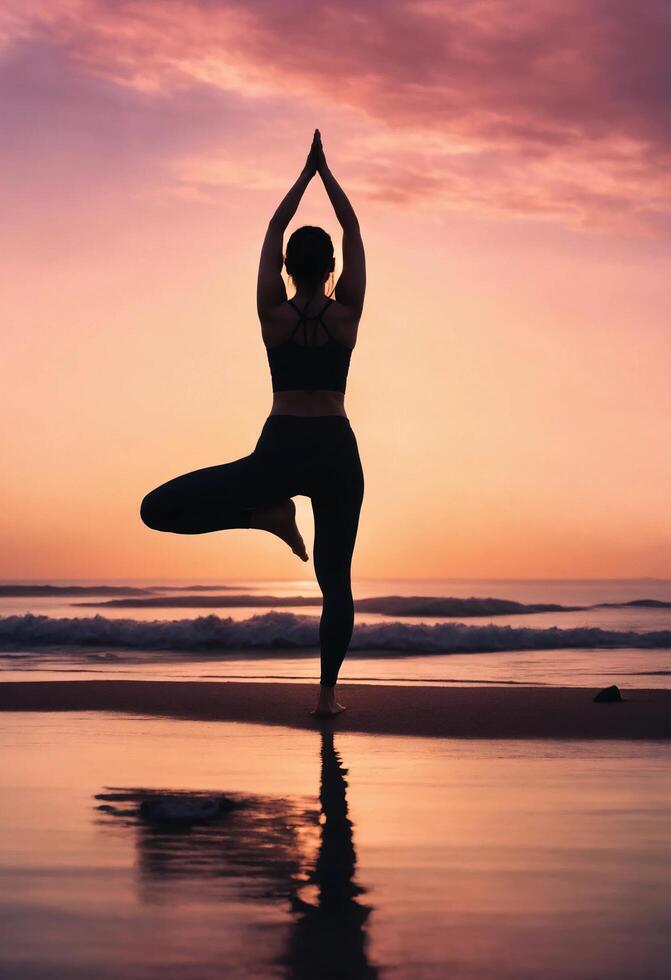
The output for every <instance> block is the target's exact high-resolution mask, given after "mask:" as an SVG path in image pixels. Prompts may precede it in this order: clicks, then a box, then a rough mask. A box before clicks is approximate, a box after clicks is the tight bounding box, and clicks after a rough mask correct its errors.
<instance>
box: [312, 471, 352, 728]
mask: <svg viewBox="0 0 671 980" xmlns="http://www.w3.org/2000/svg"><path fill="white" fill-rule="evenodd" d="M362 499H363V474H362V473H361V466H360V463H359V462H358V457H356V459H355V460H354V461H353V465H352V466H350V467H349V469H348V471H347V472H345V473H342V474H340V478H339V479H338V480H337V481H334V482H333V483H332V484H331V485H330V486H329V487H327V488H324V489H323V490H322V491H321V492H318V493H316V494H315V495H314V496H313V498H312V509H313V513H314V519H315V543H314V562H315V573H316V576H317V581H318V582H319V587H320V588H321V590H322V594H323V597H324V601H323V606H322V616H321V621H320V625H319V643H320V647H321V677H320V684H321V685H322V687H321V693H320V703H319V705H318V708H317V712H318V713H325V714H331V713H337V712H336V707H337V705H336V702H335V691H334V688H335V685H336V681H337V679H338V672H339V670H340V667H341V664H342V662H343V660H344V657H345V654H346V653H347V647H348V646H349V641H350V640H351V638H352V630H353V628H354V600H353V598H352V582H351V566H352V554H353V551H354V543H355V541H356V533H357V529H358V524H359V513H360V510H361V503H362Z"/></svg>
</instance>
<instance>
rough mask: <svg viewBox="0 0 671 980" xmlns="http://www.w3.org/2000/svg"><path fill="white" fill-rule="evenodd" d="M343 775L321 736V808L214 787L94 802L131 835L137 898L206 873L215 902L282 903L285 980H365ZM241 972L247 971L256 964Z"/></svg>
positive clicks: (161, 897)
mask: <svg viewBox="0 0 671 980" xmlns="http://www.w3.org/2000/svg"><path fill="white" fill-rule="evenodd" d="M346 773H347V770H345V769H344V768H343V766H342V762H341V759H340V756H339V755H338V753H337V752H336V749H335V746H334V739H333V733H332V732H323V733H322V743H321V785H320V794H319V800H320V809H319V810H317V808H316V807H315V806H314V803H313V802H312V801H311V800H309V799H301V798H297V797H293V798H287V799H283V798H279V797H270V796H252V795H249V794H246V795H243V794H236V793H226V794H225V795H222V794H221V793H220V792H218V793H204V792H197V793H187V792H174V791H159V790H143V789H118V788H114V789H112V788H110V789H108V790H107V791H106V792H104V793H101V794H99V795H98V796H97V797H96V799H97V800H99V801H100V803H99V806H98V809H99V811H100V813H101V816H102V817H103V822H104V823H108V819H109V818H115V824H116V825H117V826H118V824H119V822H120V823H121V825H122V826H126V827H129V828H133V829H134V831H135V835H136V836H135V841H136V847H137V851H138V883H139V887H140V891H141V898H142V899H143V901H146V902H150V903H157V904H165V903H167V902H169V901H170V900H171V899H173V898H175V897H176V892H175V891H174V890H173V889H172V888H169V887H167V886H169V885H170V884H174V883H176V882H177V881H179V882H180V883H183V884H186V882H187V881H188V880H193V879H198V880H201V881H202V879H203V878H206V879H208V891H209V893H210V895H212V894H213V891H214V895H216V896H217V897H219V898H220V899H224V898H228V899H230V898H234V899H235V900H237V901H252V902H254V901H256V902H264V901H268V900H271V901H278V900H279V901H281V900H283V899H284V900H287V902H288V907H289V911H290V914H291V916H292V919H293V922H292V925H291V928H290V931H289V937H288V942H287V946H286V952H285V953H284V954H282V955H281V956H280V957H279V958H278V959H277V965H278V968H279V970H280V971H281V974H282V975H284V977H286V978H287V980H315V978H319V980H349V978H352V980H368V978H376V977H378V976H379V971H378V969H377V968H376V967H374V966H372V965H371V964H370V963H369V962H368V956H367V951H366V947H367V934H366V929H365V925H366V921H367V919H368V917H369V915H370V913H371V908H370V907H369V906H367V905H364V904H362V903H361V902H359V901H358V900H357V897H358V896H359V895H361V894H362V893H363V892H364V891H365V889H364V888H362V887H361V886H360V885H359V884H357V882H356V880H355V873H356V852H355V849H354V843H353V832H352V821H351V820H350V819H349V816H348V807H347V795H346V791H347V783H346V780H345V775H346ZM217 886H220V887H217ZM232 890H233V894H232ZM253 958H254V950H253V949H252V950H250V960H253ZM240 968H241V975H247V970H249V969H253V962H250V963H249V964H240Z"/></svg>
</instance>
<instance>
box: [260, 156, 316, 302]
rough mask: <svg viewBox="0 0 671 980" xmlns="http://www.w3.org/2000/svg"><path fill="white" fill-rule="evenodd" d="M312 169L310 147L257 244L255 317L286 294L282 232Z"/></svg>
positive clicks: (299, 199)
mask: <svg viewBox="0 0 671 980" xmlns="http://www.w3.org/2000/svg"><path fill="white" fill-rule="evenodd" d="M316 172H317V164H316V160H315V154H314V152H313V150H312V148H311V149H310V153H309V154H308V158H307V160H306V162H305V166H304V167H303V169H302V171H301V173H300V176H299V177H298V180H297V181H296V182H295V183H294V185H293V186H292V187H291V188H290V190H289V191H288V192H287V193H286V195H285V196H284V198H283V199H282V201H281V202H280V204H279V205H278V207H277V210H276V211H275V214H274V215H273V216H272V218H271V219H270V223H269V225H268V230H267V231H266V235H265V238H264V239H263V245H262V246H261V258H260V260H259V274H258V278H257V281H256V309H257V312H258V314H259V317H263V316H265V315H266V313H267V312H268V310H270V309H272V308H273V307H274V306H279V305H280V304H281V303H283V302H284V301H285V300H286V298H287V290H286V286H285V285H284V279H283V278H282V244H283V240H284V232H285V229H286V227H287V225H288V224H289V222H290V221H291V219H292V218H293V216H294V215H295V213H296V210H297V209H298V205H299V204H300V202H301V198H302V197H303V194H304V193H305V188H306V187H307V186H308V184H309V183H310V181H311V180H312V178H313V177H314V175H315V173H316Z"/></svg>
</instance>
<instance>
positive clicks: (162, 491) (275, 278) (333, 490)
mask: <svg viewBox="0 0 671 980" xmlns="http://www.w3.org/2000/svg"><path fill="white" fill-rule="evenodd" d="M316 173H318V174H319V175H320V177H321V179H322V181H323V183H324V187H325V188H326V193H327V194H328V196H329V199H330V201H331V203H332V205H333V208H334V210H335V213H336V217H337V218H338V221H339V222H340V224H341V225H342V230H343V243H342V245H343V271H342V273H341V275H340V277H339V279H338V283H337V286H336V287H335V293H336V299H335V300H334V299H332V298H331V297H330V296H329V297H327V295H326V293H325V289H324V286H325V283H326V282H327V280H328V279H329V276H330V275H331V273H332V272H333V270H334V267H335V259H334V255H333V243H332V242H331V239H330V237H329V235H328V234H327V233H326V232H325V231H323V230H322V229H321V228H315V227H312V226H310V225H306V226H304V227H302V228H299V229H297V231H295V232H294V233H293V234H292V235H291V237H290V239H289V242H288V243H287V251H286V257H285V265H286V269H287V273H288V274H289V276H290V277H291V279H292V280H293V283H294V286H295V287H296V293H295V295H294V296H293V298H292V299H291V300H288V299H287V294H286V289H285V286H284V280H283V279H282V276H281V271H282V240H283V234H284V230H285V228H286V227H287V225H288V224H289V222H290V221H291V219H292V218H293V216H294V214H295V213H296V209H297V208H298V205H299V203H300V200H301V197H302V196H303V194H304V192H305V189H306V187H307V186H308V184H309V183H310V181H311V180H312V178H313V177H314V175H315V174H316ZM365 290H366V263H365V255H364V247H363V242H362V240H361V234H360V231H359V222H358V219H357V217H356V215H355V213H354V210H353V208H352V205H351V204H350V202H349V200H348V199H347V196H346V195H345V193H344V191H343V190H342V188H341V187H340V185H339V184H338V182H337V180H336V179H335V177H334V176H333V174H332V173H331V171H330V170H329V168H328V166H327V164H326V158H325V156H324V150H323V147H322V144H321V137H320V134H319V130H315V134H314V138H313V141H312V146H311V148H310V152H309V154H308V158H307V161H306V164H305V167H304V168H303V170H302V172H301V174H300V176H299V178H298V180H297V181H296V183H295V184H294V185H293V187H292V188H291V190H290V191H289V192H288V194H287V195H286V197H285V198H284V200H283V201H282V202H281V204H280V205H279V207H278V208H277V210H276V212H275V214H274V215H273V217H272V218H271V220H270V224H269V225H268V230H267V232H266V236H265V239H264V241H263V247H262V249H261V260H260V264H259V274H258V283H257V293H256V299H257V311H258V314H259V319H260V321H261V332H262V336H263V341H264V344H265V346H266V351H267V355H268V363H269V366H270V372H271V377H272V383H273V404H272V409H271V412H270V415H269V416H268V418H267V419H266V421H265V424H264V426H263V429H262V431H261V435H260V437H259V440H258V442H257V444H256V447H255V449H254V451H253V452H252V453H251V455H249V456H245V457H244V458H243V459H238V460H235V461H234V462H231V463H224V464H222V465H220V466H208V467H206V468H205V469H201V470H195V471H194V472H193V473H187V474H185V475H184V476H179V477H177V478H176V479H174V480H170V481H169V482H168V483H165V484H163V486H160V487H158V488H157V489H156V490H153V491H152V492H151V493H149V494H148V495H147V496H146V497H145V498H144V500H143V502H142V508H141V516H142V520H143V521H144V522H145V524H147V525H148V526H149V527H151V528H155V529H156V530H158V531H172V532H174V533H176V534H203V533H205V532H207V531H220V530H223V529H225V528H234V527H249V528H259V529H261V530H263V531H269V532H270V533H271V534H275V535H277V537H279V538H281V539H282V540H283V541H285V542H286V543H287V544H288V545H289V547H290V548H291V550H292V551H293V552H294V553H295V554H296V555H298V556H299V557H300V558H301V559H302V560H303V561H307V560H308V556H307V552H306V550H305V544H304V542H303V538H302V537H301V534H300V532H299V530H298V527H297V526H296V519H295V515H296V506H295V504H294V502H293V500H292V499H291V498H292V497H295V496H296V495H303V496H307V497H310V499H311V501H312V510H313V514H314V522H315V540H314V563H315V573H316V576H317V581H318V582H319V586H320V589H321V591H322V595H323V606H322V616H321V621H320V625H319V642H320V647H321V677H320V692H319V699H318V702H317V706H316V708H315V709H314V710H313V711H312V714H314V715H317V716H319V717H332V716H333V715H336V714H339V713H340V712H341V711H344V710H345V706H344V705H342V704H339V703H338V700H337V698H336V682H337V679H338V672H339V670H340V666H341V664H342V662H343V659H344V657H345V653H346V652H347V647H348V644H349V641H350V639H351V636H352V629H353V625H354V603H353V600H352V587H351V577H350V568H351V562H352V553H353V550H354V542H355V539H356V533H357V527H358V523H359V511H360V509H361V502H362V499H363V487H364V484H363V472H362V469H361V462H360V459H359V452H358V448H357V442H356V438H355V436H354V432H353V431H352V428H351V427H350V423H349V419H348V418H347V415H346V413H345V383H346V380H347V370H348V367H349V361H350V356H351V353H352V349H353V347H354V345H355V343H356V336H357V329H358V325H359V320H360V318H361V312H362V309H363V302H364V294H365ZM297 314H298V316H297Z"/></svg>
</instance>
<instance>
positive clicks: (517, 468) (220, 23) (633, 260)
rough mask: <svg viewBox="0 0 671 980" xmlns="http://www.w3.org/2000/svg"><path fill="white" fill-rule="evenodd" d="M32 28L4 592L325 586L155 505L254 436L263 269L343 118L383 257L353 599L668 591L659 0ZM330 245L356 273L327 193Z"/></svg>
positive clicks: (308, 529)
mask: <svg viewBox="0 0 671 980" xmlns="http://www.w3.org/2000/svg"><path fill="white" fill-rule="evenodd" d="M3 11H4V12H2V13H0V117H1V118H0V126H1V129H0V132H1V134H2V142H1V147H2V148H1V150H0V208H1V213H2V218H3V220H2V224H3V235H2V244H1V245H0V248H1V250H2V255H1V261H0V269H1V272H0V276H1V277H2V289H1V291H0V293H1V299H0V304H1V311H2V323H3V382H2V403H3V422H4V424H3V427H2V435H1V440H2V444H1V451H2V461H3V506H2V509H1V510H0V534H1V538H2V542H3V544H2V549H1V550H0V577H1V578H4V579H10V580H12V579H19V578H36V579H43V580H48V579H55V578H70V577H72V578H98V579H105V578H107V579H109V578H113V577H116V578H133V577H135V578H141V577H144V578H154V577H156V578H159V577H193V578H197V577H198V578H205V577H210V578H214V577H219V576H221V577H228V578H235V577H240V578H243V577H244V578H250V577H258V578H270V577H282V578H289V577H293V576H297V577H304V576H305V575H306V574H307V575H308V576H309V575H311V574H312V566H311V564H310V565H309V566H305V565H303V564H302V563H300V562H299V560H298V559H297V558H296V557H295V556H293V555H292V554H291V553H290V551H289V549H288V548H286V546H285V545H283V544H282V543H281V542H280V541H278V540H277V539H275V538H271V537H270V536H268V535H265V534H263V533H262V532H258V531H244V530H235V531H226V532H222V533H219V534H210V535H200V536H181V535H169V534H160V533H158V532H155V531H150V530H149V529H148V528H146V527H145V526H144V525H143V524H142V523H141V522H140V518H139V513H138V509H139V504H140V501H141V499H142V497H143V495H144V494H145V493H146V492H147V491H148V490H150V489H152V488H153V487H155V486H157V485H158V484H160V483H163V482H164V481H165V480H167V479H169V478H171V477H173V476H176V475H177V474H179V473H183V472H186V471H188V470H192V469H195V468H198V467H201V466H209V465H213V464H215V463H221V462H226V461H228V460H232V459H235V458H237V457H240V456H244V455H246V454H247V453H249V452H251V450H252V449H253V447H254V444H255V442H256V439H257V437H258V434H259V432H260V429H261V426H262V425H263V422H264V419H265V418H266V416H267V414H268V412H269V410H270V403H271V387H270V377H269V374H268V368H267V363H266V359H265V352H264V349H263V345H262V342H261V336H260V328H259V324H258V319H257V316H256V307H255V286H256V273H257V265H258V256H259V251H260V246H261V241H262V239H263V235H264V233H265V229H266V225H267V222H268V219H269V218H270V216H271V214H272V212H273V211H274V209H275V207H276V206H277V204H278V203H279V201H280V199H281V198H282V196H283V195H284V193H285V192H286V190H287V189H288V188H289V186H290V185H291V184H292V183H293V181H294V180H295V179H296V177H297V176H298V173H299V172H300V170H301V168H302V166H303V164H304V161H305V157H306V155H307V152H308V149H309V146H310V141H311V138H312V132H313V130H314V128H315V127H319V129H320V130H321V133H322V139H323V143H324V148H325V151H326V156H327V160H328V162H329V165H330V167H331V169H332V170H333V172H334V173H335V175H336V177H337V178H338V180H339V181H340V182H341V183H342V185H343V187H344V188H345V190H346V191H347V193H348V194H349V195H350V198H351V200H352V203H353V204H354V207H355V208H356V210H357V213H358V215H359V219H360V223H361V228H362V234H363V238H364V242H365V245H366V254H367V267H368V291H367V296H366V303H365V308H364V314H363V318H362V321H361V326H360V330H359V343H358V345H357V348H356V351H355V353H354V356H353V359H352V366H351V370H350V380H349V387H348V394H347V410H348V414H349V416H350V419H351V421H352V425H353V427H354V430H355V432H356V434H357V439H358V442H359V449H360V452H361V457H362V461H363V465H364V471H365V476H366V492H365V500H364V506H363V510H362V514H361V524H360V532H359V539H358V545H357V551H356V553H355V558H354V566H353V572H354V576H355V578H356V577H359V578H361V577H373V576H389V577H394V576H411V577H426V578H431V577H451V576H452V577H454V576H463V577H471V576H472V577H592V576H593V577H636V576H667V577H668V576H670V575H671V561H670V558H671V514H670V508H669V504H668V500H669V499H671V497H670V496H669V494H670V491H671V453H670V452H669V447H670V446H671V384H670V383H669V382H670V380H671V378H670V371H669V365H670V363H671V360H670V355H671V332H670V330H669V322H670V321H669V316H670V314H671V308H670V307H671V303H670V300H669V286H668V283H669V281H671V280H670V278H669V261H668V254H669V252H668V245H669V230H670V225H671V223H670V221H669V210H670V208H669V200H670V198H669V194H670V190H671V188H670V180H669V174H671V159H670V156H671V153H670V149H671V134H670V132H669V118H670V115H671V114H670V113H669V111H668V110H669V104H668V103H669V78H668V60H669V59H668V22H667V14H666V5H665V4H664V3H663V2H662V0H659V2H658V0H643V2H640V0H564V2H562V3H561V4H558V3H556V0H517V2H512V0H509V2H502V0H472V2H463V0H459V2H457V0H453V2H451V0H426V2H422V0H420V2H414V3H410V2H400V0H385V2H380V0H371V2H367V3H362V2H361V0H341V2H339V3H337V4H331V3H325V2H320V0H311V2H307V0H288V2H285V3H279V2H277V0H262V2H257V0H251V2H246V3H243V2H242V0H240V2H229V0H200V2H197V0H175V2H170V0H151V2H150V0H147V2H124V0H9V2H8V3H7V2H6V3H5V4H4V5H3ZM302 224H320V225H322V226H323V227H325V228H326V229H327V230H328V231H329V232H330V233H331V234H332V236H333V238H334V242H335V244H336V253H337V266H336V275H337V274H338V273H339V271H340V269H341V268H342V266H341V262H340V240H341V239H340V233H339V227H338V225H337V222H336V220H335V218H334V216H333V214H332V212H331V211H330V208H329V205H328V200H327V198H326V195H325V193H324V190H323V188H322V186H321V182H320V181H319V178H318V177H317V178H315V180H314V181H313V183H312V184H311V185H310V188H309V189H308V192H307V194H306V196H305V198H304V200H303V203H302V205H301V207H300V209H299V211H298V213H297V215H296V217H295V219H294V221H293V222H292V223H291V225H290V226H289V228H288V232H287V237H288V234H290V233H291V231H292V230H293V229H294V228H296V227H299V226H300V225H302ZM297 503H298V511H299V524H300V525H301V527H302V529H303V531H304V533H305V536H306V540H308V543H311V540H312V519H311V513H310V507H309V502H308V501H307V500H306V499H304V498H299V499H298V501H297Z"/></svg>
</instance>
